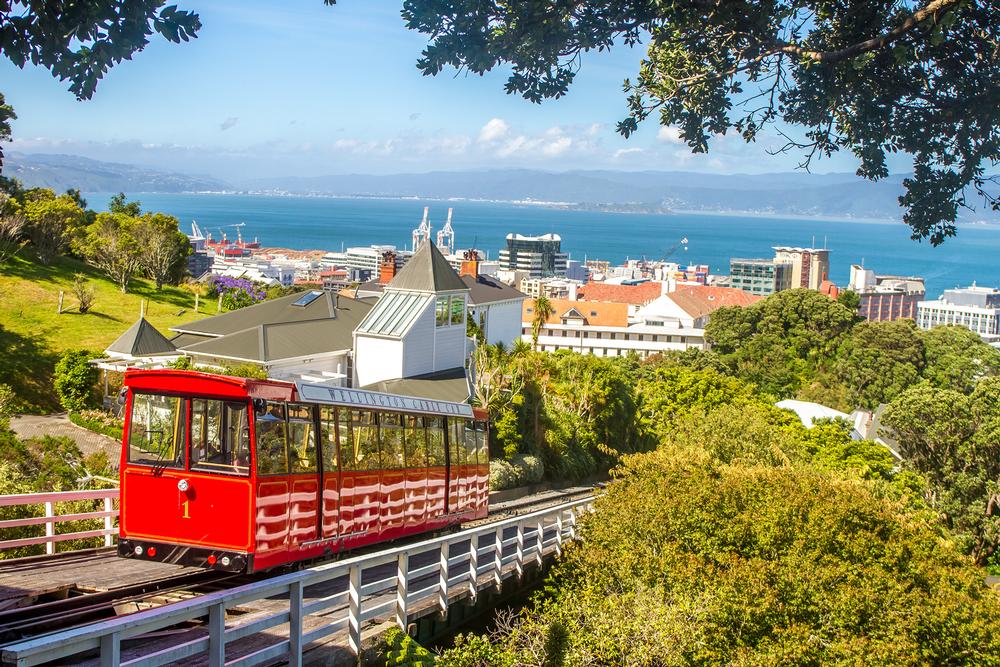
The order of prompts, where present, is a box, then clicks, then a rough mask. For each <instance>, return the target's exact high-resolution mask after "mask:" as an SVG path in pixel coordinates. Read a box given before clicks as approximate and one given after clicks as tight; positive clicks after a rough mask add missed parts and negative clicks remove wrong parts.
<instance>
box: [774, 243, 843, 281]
mask: <svg viewBox="0 0 1000 667" xmlns="http://www.w3.org/2000/svg"><path fill="white" fill-rule="evenodd" d="M774 261H775V263H778V264H791V265H792V277H791V286H792V287H805V288H807V289H814V290H818V289H819V288H820V285H822V283H823V281H824V280H826V278H827V276H828V275H829V273H830V251H829V250H827V249H826V248H793V247H790V246H775V247H774Z"/></svg>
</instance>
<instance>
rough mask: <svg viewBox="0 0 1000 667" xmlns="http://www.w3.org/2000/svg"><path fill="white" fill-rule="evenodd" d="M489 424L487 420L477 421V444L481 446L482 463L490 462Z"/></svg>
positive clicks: (480, 456) (479, 457)
mask: <svg viewBox="0 0 1000 667" xmlns="http://www.w3.org/2000/svg"><path fill="white" fill-rule="evenodd" d="M488 436H489V426H488V423H487V422H476V444H477V445H478V446H479V456H478V457H477V458H478V459H479V462H480V463H489V462H490V448H489V438H488Z"/></svg>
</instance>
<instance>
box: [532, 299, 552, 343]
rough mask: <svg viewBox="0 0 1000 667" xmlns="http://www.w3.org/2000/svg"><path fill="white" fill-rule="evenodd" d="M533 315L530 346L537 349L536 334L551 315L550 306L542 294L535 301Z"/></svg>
mask: <svg viewBox="0 0 1000 667" xmlns="http://www.w3.org/2000/svg"><path fill="white" fill-rule="evenodd" d="M534 310H535V313H534V314H533V315H532V316H531V345H532V347H534V348H536V349H537V348H538V333H539V331H541V329H542V327H543V326H544V325H545V322H546V320H548V319H549V316H550V315H552V304H551V303H550V302H549V298H548V297H547V296H545V295H544V294H542V295H540V296H539V297H538V298H537V299H535V308H534Z"/></svg>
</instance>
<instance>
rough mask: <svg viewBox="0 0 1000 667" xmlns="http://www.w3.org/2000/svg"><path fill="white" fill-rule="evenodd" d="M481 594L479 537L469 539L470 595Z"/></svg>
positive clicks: (474, 536)
mask: <svg viewBox="0 0 1000 667" xmlns="http://www.w3.org/2000/svg"><path fill="white" fill-rule="evenodd" d="M478 594H479V536H478V535H473V536H472V537H470V538H469V595H471V596H472V597H473V598H475V597H476V595H478Z"/></svg>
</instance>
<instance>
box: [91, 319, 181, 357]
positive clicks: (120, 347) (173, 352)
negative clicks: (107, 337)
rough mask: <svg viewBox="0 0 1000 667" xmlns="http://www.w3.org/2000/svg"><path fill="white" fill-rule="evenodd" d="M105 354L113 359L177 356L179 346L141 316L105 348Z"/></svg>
mask: <svg viewBox="0 0 1000 667" xmlns="http://www.w3.org/2000/svg"><path fill="white" fill-rule="evenodd" d="M104 354H106V355H108V356H109V357H111V358H113V359H139V358H143V357H162V356H177V348H176V347H174V344H173V343H171V342H170V341H169V340H167V337H166V336H164V335H163V334H161V333H160V332H159V331H157V330H156V327H154V326H153V325H152V324H150V323H149V322H148V321H147V320H146V318H145V317H140V318H139V319H138V320H136V323H135V324H133V325H132V326H130V327H129V328H128V329H127V330H126V331H125V333H123V334H122V335H121V336H119V337H118V338H117V340H115V342H113V343H111V345H109V346H108V349H106V350H104Z"/></svg>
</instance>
